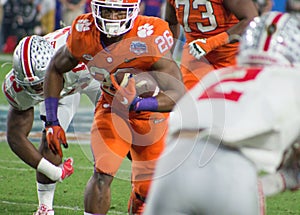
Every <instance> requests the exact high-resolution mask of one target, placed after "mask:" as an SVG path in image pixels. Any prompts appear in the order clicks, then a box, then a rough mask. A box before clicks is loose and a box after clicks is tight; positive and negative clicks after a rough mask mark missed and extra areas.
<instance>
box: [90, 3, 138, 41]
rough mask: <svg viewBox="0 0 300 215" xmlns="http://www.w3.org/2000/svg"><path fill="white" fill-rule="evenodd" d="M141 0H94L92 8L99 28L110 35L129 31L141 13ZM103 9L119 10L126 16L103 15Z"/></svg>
mask: <svg viewBox="0 0 300 215" xmlns="http://www.w3.org/2000/svg"><path fill="white" fill-rule="evenodd" d="M139 4H140V0H92V1H91V9H92V14H93V17H94V19H95V24H96V26H97V28H98V29H99V30H100V31H101V32H103V33H104V34H107V35H108V36H110V37H111V36H119V35H122V34H124V33H126V32H127V31H129V30H130V29H131V28H132V27H133V24H134V20H135V18H136V17H137V15H138V13H139ZM102 9H107V10H108V11H109V10H112V9H114V10H119V11H123V13H124V14H126V16H125V18H122V19H113V18H112V17H109V18H107V17H103V14H102Z"/></svg>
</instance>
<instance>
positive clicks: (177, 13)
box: [165, 0, 258, 89]
mask: <svg viewBox="0 0 300 215" xmlns="http://www.w3.org/2000/svg"><path fill="white" fill-rule="evenodd" d="M255 16H258V12H257V9H256V7H255V5H254V3H253V1H252V0H206V1H201V2H198V1H192V0H180V1H179V0H168V1H167V6H166V17H165V19H166V21H167V22H168V23H169V25H170V28H171V30H172V32H173V35H174V38H178V36H179V32H180V31H179V30H180V25H181V26H182V27H183V30H184V32H185V39H186V42H185V44H184V46H183V51H182V58H181V71H182V73H183V81H184V84H185V85H186V87H187V88H188V89H190V88H191V87H193V86H194V85H195V84H196V83H197V82H198V81H199V80H200V79H201V78H202V77H203V76H204V75H205V74H207V73H208V72H209V71H211V70H213V69H218V68H221V67H226V66H230V65H234V64H235V63H236V61H235V56H236V54H237V48H238V43H237V41H238V40H239V35H240V34H241V33H242V32H243V30H244V28H245V27H246V26H247V25H248V23H249V22H250V21H251V20H252V19H253V18H254V17H255Z"/></svg>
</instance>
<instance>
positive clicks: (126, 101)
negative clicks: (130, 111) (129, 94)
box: [121, 97, 128, 105]
mask: <svg viewBox="0 0 300 215" xmlns="http://www.w3.org/2000/svg"><path fill="white" fill-rule="evenodd" d="M121 103H122V104H123V105H127V104H128V99H127V98H125V97H123V101H121Z"/></svg>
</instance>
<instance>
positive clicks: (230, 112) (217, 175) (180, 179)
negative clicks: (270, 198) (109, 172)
mask: <svg viewBox="0 0 300 215" xmlns="http://www.w3.org/2000/svg"><path fill="white" fill-rule="evenodd" d="M299 26H300V23H299V21H298V20H297V19H296V18H295V17H293V16H291V15H289V14H282V13H279V12H268V13H266V14H264V15H262V16H261V17H257V18H255V19H254V20H253V21H252V22H251V23H250V25H249V26H248V28H247V29H246V31H245V33H244V35H243V37H242V40H241V45H240V51H239V55H238V57H237V58H238V64H239V65H238V66H236V67H229V68H224V69H221V70H216V71H214V72H212V73H210V74H208V75H207V76H206V77H205V78H204V79H203V80H202V81H201V82H199V83H198V84H197V85H196V86H195V87H194V88H193V89H191V91H190V92H188V93H187V94H186V95H185V96H184V97H183V98H182V99H181V100H180V101H179V102H178V103H177V106H176V107H175V109H174V113H173V115H172V117H171V118H170V122H169V135H168V140H167V147H166V149H165V151H164V153H163V154H162V156H161V157H160V160H159V161H158V163H157V168H156V172H155V179H154V181H153V183H152V186H151V188H150V191H149V196H148V199H147V202H146V210H145V213H144V215H157V214H159V215H168V214H172V215H184V214H190V215H191V214H222V215H232V214H243V215H259V214H265V213H264V210H265V207H264V198H263V197H264V195H263V194H264V193H263V191H264V190H265V186H270V185H269V184H266V183H268V182H270V181H272V180H270V179H269V180H264V179H263V180H262V181H260V180H259V177H258V172H259V171H260V170H264V171H266V172H268V173H270V176H272V177H273V179H274V180H275V181H276V180H277V182H279V181H280V180H281V182H279V183H281V184H284V183H285V184H286V187H283V186H282V187H281V189H278V190H277V191H278V192H280V191H283V190H284V189H295V188H297V187H298V186H299V185H300V174H299V171H300V166H299V165H300V161H299V155H298V157H297V153H299V151H298V152H297V151H295V150H293V149H294V147H295V145H294V144H295V143H296V142H297V141H298V140H299V136H300V85H299V83H300V72H299V67H298V66H299V63H300V39H299V35H300V28H299ZM298 150H299V149H298ZM287 151H292V153H291V154H292V156H291V157H290V158H289V159H287V161H286V162H284V163H283V164H282V161H283V160H285V159H283V158H284V157H285V156H284V155H286V152H287ZM281 166H283V168H281ZM274 180H273V181H274ZM278 180H279V181H278ZM261 182H263V184H262V183H261ZM262 188H263V189H264V190H263V189H262Z"/></svg>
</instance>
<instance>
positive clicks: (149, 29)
mask: <svg viewBox="0 0 300 215" xmlns="http://www.w3.org/2000/svg"><path fill="white" fill-rule="evenodd" d="M153 32H154V31H153V25H150V24H148V23H146V24H145V25H142V26H139V27H138V32H137V35H138V37H141V38H145V37H148V36H151V35H152V34H153Z"/></svg>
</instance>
